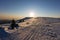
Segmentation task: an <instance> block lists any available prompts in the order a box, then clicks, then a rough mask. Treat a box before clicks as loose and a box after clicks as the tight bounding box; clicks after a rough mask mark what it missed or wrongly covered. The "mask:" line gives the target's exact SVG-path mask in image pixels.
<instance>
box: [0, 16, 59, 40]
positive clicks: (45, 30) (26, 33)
mask: <svg viewBox="0 0 60 40" xmlns="http://www.w3.org/2000/svg"><path fill="white" fill-rule="evenodd" d="M18 25H19V26H20V27H19V28H18V29H14V30H9V29H7V30H4V29H0V40H60V18H48V17H37V18H31V19H28V20H25V22H22V23H19V24H18ZM5 28H8V27H5Z"/></svg>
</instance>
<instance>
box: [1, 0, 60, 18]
mask: <svg viewBox="0 0 60 40" xmlns="http://www.w3.org/2000/svg"><path fill="white" fill-rule="evenodd" d="M31 11H32V12H34V13H35V16H42V17H49V16H50V17H60V1H59V0H0V14H3V15H10V16H11V15H13V16H14V15H16V16H29V12H31Z"/></svg>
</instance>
